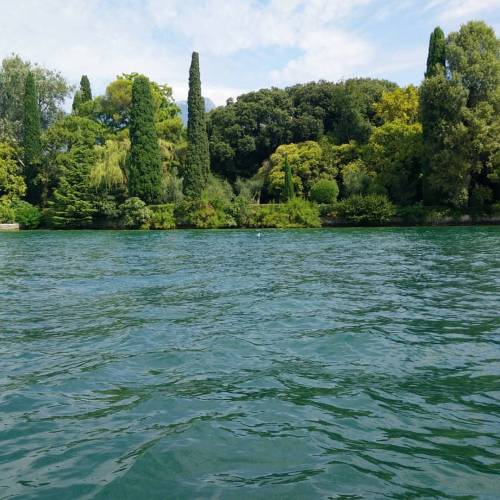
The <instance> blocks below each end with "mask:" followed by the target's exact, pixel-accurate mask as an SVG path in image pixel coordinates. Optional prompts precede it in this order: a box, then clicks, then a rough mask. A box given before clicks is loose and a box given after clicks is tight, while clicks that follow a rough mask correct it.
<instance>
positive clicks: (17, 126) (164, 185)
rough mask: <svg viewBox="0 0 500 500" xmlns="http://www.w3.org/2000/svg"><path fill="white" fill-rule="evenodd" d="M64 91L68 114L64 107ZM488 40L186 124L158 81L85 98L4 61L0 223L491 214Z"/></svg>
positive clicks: (497, 147)
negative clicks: (396, 78) (397, 73)
mask: <svg viewBox="0 0 500 500" xmlns="http://www.w3.org/2000/svg"><path fill="white" fill-rule="evenodd" d="M71 94H73V95H74V98H73V106H72V112H71V113H70V114H66V113H64V112H63V111H62V105H63V103H64V101H65V99H67V98H68V96H70V95H71ZM499 111H500V41H499V40H498V39H497V37H496V35H495V33H494V31H493V29H492V28H490V27H488V26H487V25H486V24H485V23H483V22H475V21H474V22H469V23H467V24H465V25H463V26H462V27H461V28H460V30H459V31H458V32H454V33H450V34H449V35H448V36H445V34H444V33H443V31H442V30H441V29H440V28H436V30H435V31H434V32H433V33H432V34H431V37H430V43H429V53H428V59H427V68H426V73H425V77H424V80H423V82H422V83H421V85H420V86H419V87H416V86H412V85H410V86H408V87H404V88H400V87H398V86H397V85H396V84H394V83H392V82H389V81H386V80H377V79H368V78H358V79H350V80H346V81H341V82H338V83H332V82H326V81H319V82H311V83H307V84H303V85H296V86H293V87H289V88H286V89H278V88H271V89H263V90H259V91H257V92H251V93H248V94H245V95H242V96H240V97H238V99H237V100H235V101H234V100H232V99H230V100H228V102H227V105H226V106H223V107H219V108H216V109H214V110H212V111H210V112H209V113H208V114H206V113H205V111H204V100H203V97H202V90H201V80H200V65H199V57H198V54H197V53H194V54H193V57H192V62H191V68H190V74H189V96H188V115H189V119H188V126H187V128H186V127H184V126H183V124H182V120H181V118H180V112H179V109H178V107H177V106H176V104H175V102H174V100H173V98H172V91H171V89H170V87H168V86H167V85H163V84H159V83H156V82H153V81H150V80H148V79H147V78H146V77H145V76H143V75H139V74H124V75H121V76H119V77H117V79H116V80H115V81H113V82H112V83H110V84H109V86H108V87H107V89H106V92H105V94H104V95H103V96H97V97H94V96H93V95H92V89H91V85H90V82H89V79H88V78H87V77H86V76H85V75H84V76H82V79H81V81H80V85H79V88H78V89H76V92H75V89H73V88H72V87H71V86H70V85H68V83H67V82H66V81H65V79H64V78H63V77H62V76H61V75H60V74H59V73H57V72H53V71H50V70H47V69H45V68H42V67H40V66H38V65H32V64H30V63H29V62H25V61H23V60H21V59H20V58H19V57H18V56H12V57H9V58H7V59H5V60H4V61H3V62H2V67H1V69H0V222H8V221H18V222H20V223H21V224H22V225H23V226H24V227H27V228H29V227H37V226H38V225H40V224H42V225H43V226H48V227H56V228H66V227H99V228H100V227H102V228H105V227H134V228H135V227H143V228H146V227H150V228H157V229H167V228H172V227H234V226H240V227H294V226H318V225H320V223H321V222H320V215H323V216H325V217H328V218H330V219H342V220H345V221H347V222H350V223H384V222H387V221H389V220H391V218H392V217H393V216H394V215H399V216H401V217H402V218H403V219H405V220H407V221H410V222H426V221H429V220H432V219H433V218H435V217H438V216H440V215H447V214H455V215H460V214H472V215H481V214H500V114H499Z"/></svg>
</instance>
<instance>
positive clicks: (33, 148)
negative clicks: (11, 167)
mask: <svg viewBox="0 0 500 500" xmlns="http://www.w3.org/2000/svg"><path fill="white" fill-rule="evenodd" d="M40 129H41V121H40V108H39V105H38V93H37V90H36V84H35V79H34V77H33V73H31V72H29V73H28V76H27V77H26V84H25V92H24V119H23V149H24V155H23V160H24V167H25V175H26V185H27V188H28V191H27V198H28V200H29V201H31V202H36V201H38V199H37V198H38V192H37V186H36V182H35V178H36V176H37V173H38V172H37V170H38V166H39V164H40V159H41V154H42V145H41V139H40Z"/></svg>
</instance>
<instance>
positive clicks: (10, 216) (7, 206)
mask: <svg viewBox="0 0 500 500" xmlns="http://www.w3.org/2000/svg"><path fill="white" fill-rule="evenodd" d="M13 222H16V211H15V210H14V207H13V206H12V200H11V199H10V198H7V197H6V196H2V197H0V224H12V223H13Z"/></svg>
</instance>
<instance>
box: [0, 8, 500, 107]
mask: <svg viewBox="0 0 500 500" xmlns="http://www.w3.org/2000/svg"><path fill="white" fill-rule="evenodd" d="M471 19H476V20H477V19H481V20H484V21H486V22H487V23H488V24H490V25H491V26H493V27H494V28H495V31H496V33H497V35H499V34H500V0H0V58H2V59H3V58H4V57H6V56H8V55H9V54H12V53H16V54H19V55H20V56H21V57H22V58H23V59H27V60H30V61H32V62H37V63H40V64H42V65H43V66H46V67H48V68H50V69H56V70H58V71H60V72H61V73H62V74H63V76H65V77H66V78H67V79H68V80H69V81H70V82H71V83H72V84H76V83H78V82H79V80H80V76H81V75H82V74H87V75H88V76H89V78H90V81H91V84H92V87H93V92H94V95H96V94H100V93H103V92H104V91H105V88H106V85H107V84H108V83H109V82H111V81H112V80H113V79H114V78H115V77H116V75H119V74H121V73H130V72H139V73H144V74H146V75H147V76H149V77H150V78H152V79H153V80H155V81H157V82H159V83H168V84H169V85H170V86H171V87H172V88H173V90H174V97H175V98H176V99H177V100H181V99H185V98H186V96H187V78H188V70H189V64H190V58H191V52H192V51H193V50H196V51H198V52H199V53H200V61H201V73H202V84H203V94H204V95H205V96H206V97H209V98H210V99H212V100H213V101H214V102H215V103H216V104H218V105H220V104H224V103H225V101H226V99H228V98H229V97H236V96H238V95H240V94H242V93H244V92H248V91H250V90H257V89H260V88H264V87H270V86H277V87H286V86H288V85H293V84H295V83H305V82H308V81H312V80H319V79H325V80H332V81H337V80H340V79H345V78H350V77H353V76H363V77H375V78H387V79H389V80H392V81H395V82H397V83H398V84H400V85H407V84H410V83H414V84H418V83H419V82H420V81H421V79H422V75H423V73H424V67H425V60H426V57H427V46H428V40H429V34H430V32H431V31H432V30H433V29H434V27H435V26H437V25H439V26H441V27H442V28H443V29H444V30H445V32H446V33H448V32H450V31H456V30H457V29H459V27H460V25H461V24H462V23H464V22H467V21H469V20H471Z"/></svg>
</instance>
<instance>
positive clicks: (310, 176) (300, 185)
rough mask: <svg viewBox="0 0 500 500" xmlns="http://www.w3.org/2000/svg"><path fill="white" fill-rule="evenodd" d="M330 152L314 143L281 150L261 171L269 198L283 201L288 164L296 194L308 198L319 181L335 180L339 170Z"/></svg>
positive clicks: (281, 147)
mask: <svg viewBox="0 0 500 500" xmlns="http://www.w3.org/2000/svg"><path fill="white" fill-rule="evenodd" d="M328 149H329V148H328V145H325V146H324V148H322V147H321V145H320V144H318V143H317V142H314V141H306V142H302V143H299V144H283V145H282V146H280V147H278V148H277V149H276V151H275V152H274V153H273V154H272V155H271V156H270V158H269V160H268V161H266V162H264V165H263V166H262V167H261V169H260V170H259V175H260V177H263V178H264V179H265V180H266V187H267V190H268V193H269V195H270V196H271V197H272V198H275V199H283V196H284V194H283V193H284V190H285V180H286V165H287V164H288V165H289V167H290V171H291V172H293V186H294V191H295V192H297V193H299V194H301V195H304V196H306V197H307V196H308V195H309V190H310V189H311V186H312V185H313V184H314V183H315V182H316V181H318V180H319V179H321V178H324V179H333V178H335V176H336V175H337V172H338V170H337V167H336V165H335V163H334V161H332V158H331V157H330V154H329V151H328Z"/></svg>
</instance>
